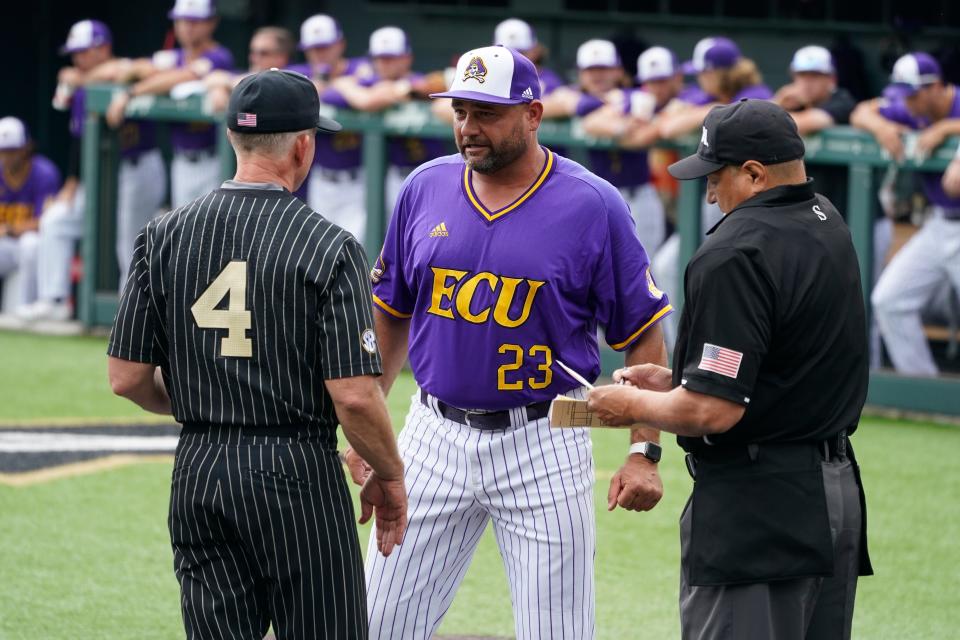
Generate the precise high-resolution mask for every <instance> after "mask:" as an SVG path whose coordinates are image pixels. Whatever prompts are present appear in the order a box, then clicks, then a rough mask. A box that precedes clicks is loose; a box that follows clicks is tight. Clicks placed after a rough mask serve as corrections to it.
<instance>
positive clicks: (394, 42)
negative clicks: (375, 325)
mask: <svg viewBox="0 0 960 640" xmlns="http://www.w3.org/2000/svg"><path fill="white" fill-rule="evenodd" d="M367 55H369V57H370V62H371V64H372V65H373V71H374V72H373V75H370V76H365V77H358V76H344V77H342V78H338V79H336V80H334V81H333V83H332V84H331V87H330V89H328V90H327V91H325V92H324V93H323V96H322V97H323V101H324V102H326V103H327V104H330V105H334V106H338V107H347V108H351V109H356V110H358V111H382V110H383V109H386V108H389V107H392V106H395V105H398V104H401V103H403V102H406V101H408V100H410V99H411V98H416V97H418V96H423V97H426V95H427V94H428V93H429V89H428V88H427V86H426V84H425V82H424V76H423V74H420V73H416V72H414V71H413V69H412V66H413V50H412V48H411V46H410V39H409V38H408V37H407V34H406V33H405V32H404V31H403V29H400V28H399V27H381V28H380V29H377V30H376V31H374V32H373V33H372V34H370V46H369V48H368V50H367ZM444 154H445V146H444V144H443V142H441V141H440V140H431V139H426V138H417V137H413V136H403V137H391V138H390V139H389V141H388V143H387V160H388V162H389V165H388V167H387V176H386V188H385V192H386V198H385V199H386V207H387V211H393V206H394V204H395V203H396V200H397V195H398V194H399V193H400V185H401V184H402V183H403V180H404V178H406V177H407V176H408V175H410V172H411V171H413V170H414V169H415V168H416V167H417V166H419V165H421V164H423V163H424V162H426V161H427V160H432V159H434V158H438V157H440V156H442V155H444ZM334 221H335V222H338V221H337V220H336V219H334ZM362 222H363V227H364V229H365V227H366V217H364V220H363V221H362ZM338 224H339V222H338ZM355 224H356V226H357V227H360V226H361V225H360V221H358V222H356V223H355ZM355 235H356V234H355ZM364 237H365V230H364V232H363V233H362V234H361V235H358V236H357V239H358V240H360V241H361V242H363V238H364Z"/></svg>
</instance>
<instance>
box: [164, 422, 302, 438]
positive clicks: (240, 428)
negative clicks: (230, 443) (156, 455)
mask: <svg viewBox="0 0 960 640" xmlns="http://www.w3.org/2000/svg"><path fill="white" fill-rule="evenodd" d="M221 429H222V430H225V431H229V432H234V433H236V434H238V435H241V436H256V437H258V438H259V437H270V438H296V437H299V436H301V435H304V434H311V433H320V430H319V429H318V428H317V427H312V426H307V425H297V424H275V425H249V424H209V423H205V422H184V423H183V426H182V427H181V428H180V435H206V434H209V433H212V432H214V431H217V430H221Z"/></svg>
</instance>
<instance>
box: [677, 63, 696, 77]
mask: <svg viewBox="0 0 960 640" xmlns="http://www.w3.org/2000/svg"><path fill="white" fill-rule="evenodd" d="M680 70H681V71H683V74H684V75H687V76H695V75H697V74H698V73H700V72H699V71H697V67H696V66H695V65H694V64H693V60H687V61H686V62H684V63H683V64H682V65H680Z"/></svg>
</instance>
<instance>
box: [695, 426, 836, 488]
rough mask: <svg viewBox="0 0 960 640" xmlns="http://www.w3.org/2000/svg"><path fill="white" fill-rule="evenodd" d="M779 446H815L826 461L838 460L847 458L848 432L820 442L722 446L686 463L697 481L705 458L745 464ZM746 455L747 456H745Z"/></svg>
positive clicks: (699, 453)
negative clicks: (698, 470)
mask: <svg viewBox="0 0 960 640" xmlns="http://www.w3.org/2000/svg"><path fill="white" fill-rule="evenodd" d="M778 444H782V445H786V446H790V445H804V444H806V445H807V446H815V447H817V449H819V450H820V455H821V456H823V459H824V460H834V459H838V458H845V457H846V456H847V432H846V430H844V431H841V432H840V433H838V434H837V435H835V436H831V437H829V438H827V439H826V440H821V441H820V442H808V443H803V442H793V443H776V442H769V443H750V444H743V445H720V446H718V447H717V448H716V449H712V450H711V449H709V448H708V449H704V450H698V451H697V452H696V453H688V454H687V456H686V459H685V460H684V462H686V464H687V473H689V474H690V477H691V478H693V479H694V480H696V479H697V459H698V458H701V459H703V458H705V459H707V460H725V459H727V458H728V457H729V458H730V459H731V460H734V459H736V458H738V457H739V458H742V459H743V460H744V462H746V461H747V460H748V459H749V460H756V458H757V456H758V455H760V452H761V451H762V450H763V447H764V446H777V445H778ZM744 454H746V455H744Z"/></svg>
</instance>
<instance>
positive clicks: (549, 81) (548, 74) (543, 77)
mask: <svg viewBox="0 0 960 640" xmlns="http://www.w3.org/2000/svg"><path fill="white" fill-rule="evenodd" d="M537 75H539V76H540V94H541V95H544V96H545V95H547V94H548V93H551V92H553V91H554V90H556V89H557V88H559V87H562V86H563V85H564V82H563V79H562V78H561V77H560V76H559V75H557V73H556V72H555V71H553V70H552V69H547V68H546V67H538V68H537Z"/></svg>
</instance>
